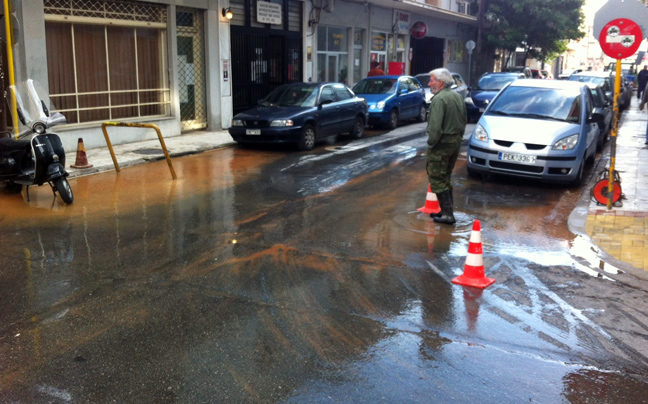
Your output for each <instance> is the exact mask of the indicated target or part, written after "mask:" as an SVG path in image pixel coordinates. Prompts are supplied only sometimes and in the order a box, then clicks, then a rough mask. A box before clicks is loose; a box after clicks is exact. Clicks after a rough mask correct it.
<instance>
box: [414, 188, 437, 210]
mask: <svg viewBox="0 0 648 404" xmlns="http://www.w3.org/2000/svg"><path fill="white" fill-rule="evenodd" d="M416 210H418V211H419V212H423V213H426V214H428V215H429V214H430V213H439V212H441V207H440V206H439V200H438V199H437V196H436V194H435V193H434V192H432V187H431V186H429V185H428V191H427V195H426V196H425V206H423V207H422V208H418V209H416Z"/></svg>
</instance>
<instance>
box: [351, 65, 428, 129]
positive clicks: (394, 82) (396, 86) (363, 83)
mask: <svg viewBox="0 0 648 404" xmlns="http://www.w3.org/2000/svg"><path fill="white" fill-rule="evenodd" d="M353 92H354V93H356V94H357V95H358V96H360V97H363V98H364V99H366V100H367V104H368V105H369V125H384V126H387V127H388V128H389V129H396V127H397V126H398V123H399V122H400V121H401V120H403V119H410V118H414V119H416V120H417V121H418V122H423V121H425V117H426V114H427V108H426V103H425V92H424V91H423V86H422V85H421V83H420V82H419V81H418V80H417V79H416V78H414V77H412V76H373V77H367V78H365V79H362V80H360V82H359V83H358V84H356V85H355V87H353Z"/></svg>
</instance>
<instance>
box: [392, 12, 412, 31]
mask: <svg viewBox="0 0 648 404" xmlns="http://www.w3.org/2000/svg"><path fill="white" fill-rule="evenodd" d="M409 29H410V15H409V13H405V12H402V11H399V10H395V11H394V33H396V34H401V35H407V33H408V32H409Z"/></svg>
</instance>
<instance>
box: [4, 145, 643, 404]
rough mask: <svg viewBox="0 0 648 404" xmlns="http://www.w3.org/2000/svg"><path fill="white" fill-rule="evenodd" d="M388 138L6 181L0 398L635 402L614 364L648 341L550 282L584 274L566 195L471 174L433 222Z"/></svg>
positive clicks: (623, 366)
mask: <svg viewBox="0 0 648 404" xmlns="http://www.w3.org/2000/svg"><path fill="white" fill-rule="evenodd" d="M380 153H382V151H381V150H375V151H374V153H373V154H372V155H370V156H366V157H365V159H363V161H362V162H358V161H356V160H353V161H346V160H342V161H332V162H329V161H327V160H324V159H323V160H319V161H317V162H314V161H310V160H308V159H299V160H296V159H297V158H299V156H300V155H289V156H286V155H285V153H282V152H279V151H272V150H271V151H261V150H243V149H226V150H220V151H216V152H212V153H205V154H201V155H199V156H192V157H185V158H182V159H176V160H174V167H175V168H176V172H177V173H178V177H179V179H178V180H177V181H171V180H170V179H169V174H168V170H167V169H166V166H165V163H164V162H158V163H152V164H148V165H146V166H140V167H132V168H128V169H126V170H123V172H122V174H120V175H115V173H106V174H101V175H95V176H92V177H87V178H79V179H74V180H72V181H71V185H72V187H73V189H74V191H75V196H76V202H75V204H73V205H71V206H62V205H59V202H60V201H56V202H54V204H53V205H52V198H51V195H48V194H47V192H44V191H48V190H47V189H44V188H41V189H38V190H37V192H33V193H32V195H31V197H32V201H31V202H30V203H29V204H27V203H25V202H24V201H22V200H20V199H19V198H13V199H11V198H8V197H7V196H6V195H3V196H2V201H3V206H7V207H6V209H5V208H3V209H4V210H3V213H2V214H0V218H1V219H0V220H1V223H2V230H1V232H0V243H1V245H3V246H7V247H6V248H5V249H4V250H3V254H2V257H1V258H0V260H1V262H2V271H1V272H0V274H1V276H0V283H1V284H0V286H1V287H2V290H3V291H4V299H3V300H2V303H0V318H2V320H3V321H2V324H3V325H2V328H0V330H1V333H0V342H1V344H0V358H2V360H1V361H0V398H1V399H2V400H4V401H17V402H47V400H48V399H50V400H51V399H52V398H53V397H57V398H61V397H62V398H63V399H68V398H69V400H67V401H69V402H94V403H103V402H115V401H116V402H151V403H163V402H186V403H197V402H228V403H232V402H240V403H249V402H282V401H283V402H331V401H333V402H366V403H370V402H371V403H375V402H430V398H431V397H434V401H435V402H476V401H479V402H484V403H491V402H492V403H501V402H521V401H522V400H524V401H538V402H563V401H568V402H585V400H583V396H584V395H585V397H587V396H589V395H599V396H600V395H605V396H604V397H605V398H606V399H607V402H628V401H627V400H628V398H627V397H632V395H633V394H645V393H646V392H647V391H646V384H645V382H644V381H642V380H639V379H637V378H635V377H631V376H628V374H627V373H626V372H632V371H634V372H635V373H639V370H638V369H643V368H645V367H642V366H644V365H643V364H645V359H644V358H642V357H641V355H640V353H638V352H636V351H633V350H632V347H631V346H627V345H624V344H618V341H617V340H615V337H614V336H613V335H610V334H609V333H608V332H607V331H606V330H604V329H603V328H601V327H600V326H599V325H598V324H597V323H596V322H594V321H592V320H591V319H590V318H589V317H588V316H586V315H585V312H584V311H582V310H580V309H577V308H575V307H574V306H572V305H571V304H570V302H569V301H568V299H566V298H565V297H563V296H562V295H560V294H559V293H557V291H560V290H562V289H564V288H580V287H583V285H585V284H586V283H587V282H588V278H583V276H586V275H582V272H581V271H579V270H578V269H576V268H574V263H573V261H572V260H571V259H570V254H569V249H570V242H571V241H572V240H573V239H574V236H573V235H571V234H570V233H569V232H568V231H567V229H566V225H565V223H564V222H565V218H566V214H568V213H569V210H570V206H573V203H574V200H575V198H577V194H576V193H571V192H565V191H564V190H563V189H554V188H550V187H534V186H525V185H524V184H513V185H508V184H502V183H499V182H492V183H481V182H479V181H474V180H468V179H466V178H463V177H461V178H458V181H457V188H456V193H455V201H456V205H457V207H456V209H457V217H458V219H459V222H458V224H457V226H456V227H448V226H440V225H437V224H435V223H433V222H432V221H431V220H430V219H429V218H426V217H425V216H423V215H421V214H419V213H418V212H417V211H416V208H418V207H420V206H422V204H423V203H424V200H425V190H426V188H427V182H426V178H425V176H424V169H423V167H424V163H423V160H422V158H421V156H420V154H419V155H417V153H416V150H414V152H413V153H412V150H411V148H410V149H407V147H404V148H403V147H401V148H400V149H399V148H394V149H392V152H390V153H386V154H384V155H381V154H380ZM372 156H375V157H372ZM388 156H391V157H388ZM462 172H463V171H462ZM521 191H522V192H523V193H524V197H523V198H520V197H517V196H515V194H516V193H520V192H521ZM5 200H7V201H8V202H7V203H6V204H5ZM477 218H478V219H480V220H481V222H482V227H483V240H484V242H483V244H484V260H485V266H486V268H487V274H488V276H492V277H495V278H496V279H497V283H496V284H495V285H494V286H493V287H491V288H489V289H487V290H486V291H482V290H479V289H473V288H464V287H460V286H457V285H453V284H452V283H450V280H451V279H452V278H453V277H454V276H456V275H459V274H461V272H462V270H463V266H464V261H465V256H466V251H467V246H468V237H469V236H470V232H471V228H472V223H473V221H474V220H475V219H477ZM546 273H551V274H552V275H553V277H552V278H551V283H550V284H549V285H550V286H548V284H547V279H546ZM575 284H576V285H575ZM633 361H634V363H635V365H636V366H637V367H638V368H637V369H634V368H632V366H631V365H633ZM642 361H643V362H642ZM606 362H607V363H614V364H616V365H615V366H610V367H609V368H608V367H606V366H604V364H605V363H606ZM642 363H643V364H642ZM628 369H629V370H628ZM644 396H645V395H644ZM635 397H637V396H636V395H635Z"/></svg>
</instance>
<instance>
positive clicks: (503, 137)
mask: <svg viewBox="0 0 648 404" xmlns="http://www.w3.org/2000/svg"><path fill="white" fill-rule="evenodd" d="M602 120H603V116H602V115H601V114H598V113H595V112H594V106H593V101H592V94H591V92H590V89H589V87H588V86H587V85H586V84H585V83H579V82H573V81H559V80H516V81H514V82H512V83H510V84H509V85H507V86H506V87H504V88H503V89H502V90H501V91H500V92H499V93H498V95H497V96H496V97H495V98H494V99H493V102H491V103H490V104H489V105H488V107H487V108H486V110H485V111H484V114H483V115H482V116H481V118H480V119H479V121H478V122H477V125H475V129H474V131H473V134H472V136H471V137H470V140H469V142H468V163H467V168H468V173H469V174H471V175H483V174H491V173H493V174H503V175H509V176H515V177H525V178H534V179H538V180H541V181H547V182H563V183H570V184H572V185H580V183H581V180H582V178H583V169H584V166H585V163H586V162H588V161H592V162H593V161H594V157H595V154H596V145H597V140H598V138H599V124H598V122H600V121H602Z"/></svg>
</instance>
